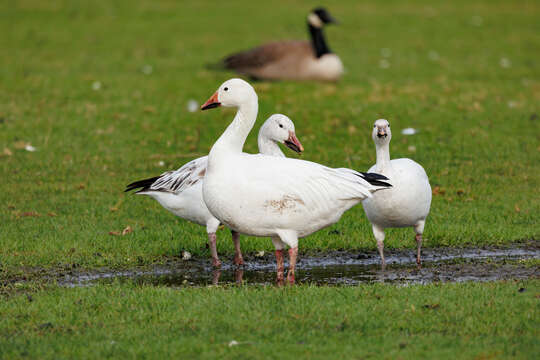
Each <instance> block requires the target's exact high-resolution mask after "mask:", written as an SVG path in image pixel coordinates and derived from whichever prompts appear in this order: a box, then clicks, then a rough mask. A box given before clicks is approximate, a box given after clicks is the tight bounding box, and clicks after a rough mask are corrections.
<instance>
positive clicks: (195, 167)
mask: <svg viewBox="0 0 540 360" xmlns="http://www.w3.org/2000/svg"><path fill="white" fill-rule="evenodd" d="M207 165H208V156H203V157H201V158H198V159H195V160H192V161H190V162H188V163H187V164H185V165H184V166H182V167H181V168H180V169H178V170H174V171H167V172H164V173H163V174H161V175H160V176H156V177H152V178H149V179H144V180H139V181H135V182H132V183H131V184H129V185H128V186H127V187H126V190H125V191H130V190H135V189H139V190H138V191H137V193H143V192H146V191H163V192H170V193H175V194H179V193H181V192H182V191H183V190H184V189H186V188H187V187H189V186H192V185H194V184H196V183H197V182H199V181H202V180H203V179H204V176H205V174H206V167H207Z"/></svg>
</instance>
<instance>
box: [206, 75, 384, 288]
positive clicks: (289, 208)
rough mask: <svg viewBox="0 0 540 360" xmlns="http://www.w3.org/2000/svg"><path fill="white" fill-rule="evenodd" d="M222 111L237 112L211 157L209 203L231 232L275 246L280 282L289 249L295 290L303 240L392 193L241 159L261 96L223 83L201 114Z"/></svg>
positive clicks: (318, 169)
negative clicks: (220, 108) (233, 109)
mask: <svg viewBox="0 0 540 360" xmlns="http://www.w3.org/2000/svg"><path fill="white" fill-rule="evenodd" d="M218 106H227V107H237V108H238V110H237V112H236V115H235V117H234V120H233V121H232V122H231V123H230V125H229V126H228V127H227V129H226V130H225V132H224V133H223V134H222V135H221V136H220V138H219V139H218V140H217V141H216V143H215V144H214V146H212V149H211V150H210V154H209V155H208V168H207V171H206V177H205V179H204V183H203V198H204V202H205V203H206V206H207V207H208V209H209V210H210V212H211V213H212V214H213V215H214V216H215V217H216V218H218V219H219V220H220V221H221V222H222V223H224V224H225V225H227V226H228V227H229V228H231V229H233V230H235V231H237V232H239V233H242V234H247V235H253V236H264V237H271V238H272V242H273V244H274V247H275V249H276V260H277V279H278V282H282V281H283V271H284V269H283V249H284V247H285V246H289V258H290V261H289V263H290V265H289V272H288V274H287V278H288V280H289V282H291V283H293V282H294V270H295V266H296V258H297V253H298V238H302V237H304V236H307V235H309V234H311V233H313V232H315V231H317V230H320V229H322V228H324V227H326V226H329V225H332V224H334V223H335V222H337V221H338V220H339V219H340V217H341V215H342V214H343V213H344V212H345V211H346V210H348V209H350V208H351V207H352V206H354V205H356V204H358V203H359V202H360V201H362V200H363V199H365V198H367V197H370V196H371V193H372V192H375V191H376V190H379V189H384V188H386V187H389V186H391V185H389V184H387V183H385V182H384V181H382V180H387V179H386V177H384V176H382V175H379V174H367V173H359V172H356V171H354V170H351V169H332V168H329V167H326V166H323V165H320V164H317V163H314V162H310V161H304V160H299V159H289V158H285V157H276V156H267V155H264V154H256V155H255V154H246V153H244V152H242V148H243V146H244V142H245V140H246V137H247V136H248V134H249V132H250V130H251V128H252V127H253V125H254V123H255V120H256V118H257V111H258V99H257V94H256V93H255V90H254V89H253V87H251V85H250V84H248V83H247V82H245V81H244V80H241V79H231V80H227V81H226V82H224V83H223V84H222V85H221V86H220V87H219V88H218V90H217V91H216V92H215V93H214V95H212V96H211V97H210V99H208V101H207V102H206V103H205V104H203V106H202V107H201V109H202V110H206V109H211V108H215V107H218Z"/></svg>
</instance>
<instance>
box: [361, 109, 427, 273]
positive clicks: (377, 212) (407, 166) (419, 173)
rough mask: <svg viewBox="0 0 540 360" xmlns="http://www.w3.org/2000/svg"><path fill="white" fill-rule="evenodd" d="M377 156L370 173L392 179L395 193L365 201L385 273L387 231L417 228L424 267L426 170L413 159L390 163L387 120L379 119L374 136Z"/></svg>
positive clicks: (418, 257)
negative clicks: (423, 236)
mask: <svg viewBox="0 0 540 360" xmlns="http://www.w3.org/2000/svg"><path fill="white" fill-rule="evenodd" d="M371 137H372V138H373V142H375V148H376V152H377V163H376V164H375V165H373V166H372V167H371V168H370V169H369V170H368V172H370V171H374V172H377V173H379V174H382V175H384V176H386V177H387V178H389V179H390V181H391V183H392V186H393V187H392V189H389V190H387V191H381V192H378V193H376V194H374V195H373V197H371V198H368V199H366V200H364V201H363V206H364V211H365V212H366V216H367V218H368V219H369V221H370V222H371V225H372V229H373V235H374V236H375V239H376V240H377V248H378V249H379V254H380V255H381V264H382V267H383V269H384V268H385V266H386V262H385V259H384V229H385V228H398V227H409V226H411V227H413V228H414V231H415V233H416V236H415V239H416V243H417V253H416V262H417V264H418V266H420V264H421V260H420V250H421V247H422V234H423V233H424V225H425V223H426V218H427V216H428V214H429V208H430V206H431V186H430V185H429V179H428V176H427V174H426V171H425V170H424V168H423V167H422V166H421V165H420V164H418V163H416V162H414V161H413V160H411V159H406V158H403V159H393V160H390V139H392V132H391V130H390V123H389V122H388V121H387V120H384V119H379V120H377V121H375V124H374V125H373V131H372V133H371Z"/></svg>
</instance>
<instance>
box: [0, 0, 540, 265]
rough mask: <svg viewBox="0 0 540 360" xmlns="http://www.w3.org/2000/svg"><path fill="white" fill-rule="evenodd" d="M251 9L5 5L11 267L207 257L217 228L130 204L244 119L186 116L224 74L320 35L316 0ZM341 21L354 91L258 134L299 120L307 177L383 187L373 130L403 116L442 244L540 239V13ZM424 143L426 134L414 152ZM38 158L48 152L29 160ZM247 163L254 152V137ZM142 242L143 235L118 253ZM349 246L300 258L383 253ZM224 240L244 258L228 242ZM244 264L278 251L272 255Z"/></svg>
mask: <svg viewBox="0 0 540 360" xmlns="http://www.w3.org/2000/svg"><path fill="white" fill-rule="evenodd" d="M247 4H251V3H250V2H247V1H240V2H213V3H212V5H203V3H201V2H198V1H189V2H182V3H181V4H177V3H175V2H155V1H142V2H138V3H137V4H133V3H132V2H128V1H107V2H99V3H96V2H94V1H79V2H69V1H49V2H42V1H37V0H36V1H32V0H27V1H21V2H17V3H11V2H3V3H0V19H1V21H0V34H2V35H1V36H0V49H1V51H2V56H0V119H1V120H0V152H2V155H1V156H0V171H1V172H2V174H4V176H3V177H2V185H1V186H2V188H1V189H2V191H0V204H1V205H0V222H1V224H2V225H1V226H2V227H1V236H0V263H1V265H2V266H3V267H4V268H6V267H7V268H10V269H13V268H14V267H20V266H55V265H58V264H64V263H77V264H81V265H83V266H87V267H92V266H100V265H109V266H123V265H130V264H133V263H140V262H143V263H148V262H152V261H159V258H160V257H162V256H164V255H165V256H171V255H176V254H179V252H180V251H181V250H183V249H185V250H189V251H191V252H192V253H194V254H196V255H200V256H207V250H206V248H205V242H206V238H205V231H204V229H203V228H202V227H199V226H198V225H193V224H189V223H187V222H185V221H183V220H179V219H176V218H175V217H174V216H173V215H171V214H169V213H167V212H166V211H165V210H163V209H162V208H161V207H160V206H159V205H158V204H157V203H156V202H154V201H153V200H151V199H149V198H142V197H135V196H131V195H124V194H123V193H122V190H123V189H124V186H125V185H126V184H127V183H129V182H131V181H133V180H138V179H141V178H145V177H149V176H153V175H156V174H159V173H161V172H163V171H165V170H167V169H174V168H177V167H179V166H180V165H182V164H183V163H185V162H187V161H188V160H190V159H192V158H194V157H196V156H200V155H204V154H206V153H207V152H208V150H209V148H210V147H211V145H212V144H213V142H214V141H215V140H216V139H217V137H218V136H219V134H220V133H221V132H222V131H223V130H224V128H225V126H226V125H227V124H228V121H230V120H231V119H232V116H233V112H232V110H224V109H220V110H214V111H211V112H205V113H201V112H196V113H189V112H187V111H186V105H187V102H188V100H189V99H196V100H197V101H199V103H201V102H203V101H205V100H206V99H207V98H208V97H209V96H210V95H211V94H212V93H213V92H214V91H215V89H216V88H217V86H218V85H219V84H220V83H221V82H222V81H224V80H226V79H227V78H230V77H232V76H233V74H232V73H220V72H213V71H209V70H206V69H205V68H204V65H205V64H206V63H210V62H214V61H216V60H217V59H219V58H220V57H222V56H223V55H226V54H228V53H230V52H232V51H235V50H240V49H244V48H249V47H250V46H254V45H256V44H258V43H261V42H263V41H268V40H272V39H281V38H305V37H306V36H307V35H306V31H305V25H304V19H305V15H306V11H307V9H309V8H310V7H311V6H312V4H311V3H310V2H297V3H294V4H289V3H287V5H285V3H283V5H282V6H276V5H275V4H274V3H266V4H258V5H257V6H256V7H253V6H249V5H247ZM331 12H332V13H333V14H334V15H335V17H337V18H339V19H340V20H341V22H342V25H340V26H335V27H331V28H328V31H327V36H328V39H329V43H330V45H331V47H332V49H334V50H335V51H336V52H337V53H338V54H339V55H340V56H341V58H342V60H343V62H344V64H345V66H346V69H347V73H346V75H345V76H344V78H343V81H341V82H340V83H338V84H335V85H334V84H317V83H290V82H273V83H258V84H256V85H255V86H256V89H257V91H258V93H259V99H260V113H259V114H260V115H259V122H258V124H260V123H261V122H262V120H263V119H265V118H266V117H267V116H269V115H270V114H271V113H274V112H283V113H285V114H287V115H289V116H290V117H291V118H292V119H293V120H294V121H295V123H296V127H297V133H298V136H299V138H300V139H301V141H302V142H303V144H304V146H305V148H306V151H305V155H303V158H304V159H309V160H313V161H317V162H321V163H324V164H327V165H330V166H334V167H342V166H347V167H353V168H355V169H359V170H365V169H367V168H368V167H369V166H370V165H371V164H372V163H373V162H374V159H375V151H374V146H373V144H372V141H371V138H370V131H371V124H372V122H373V121H374V120H375V119H377V118H381V117H384V118H387V119H389V120H390V122H391V124H392V129H394V138H393V141H392V144H391V152H392V156H393V157H412V158H413V159H415V160H417V161H418V162H419V163H421V164H422V165H423V166H424V167H425V169H426V171H427V173H428V175H429V177H430V179H431V183H432V186H433V187H435V186H439V187H440V188H441V189H442V192H444V194H441V195H438V196H435V197H434V199H433V204H432V210H431V214H430V217H429V219H428V222H427V226H426V230H425V238H426V239H427V241H426V242H425V246H461V245H465V244H474V245H484V244H506V243H509V242H514V241H520V240H524V239H530V238H538V235H539V234H540V224H539V222H538V219H537V215H538V212H539V210H540V201H539V200H538V195H537V189H538V187H539V185H540V183H539V180H540V176H539V174H540V152H539V148H538V140H539V137H540V125H539V124H540V121H539V120H538V111H539V108H538V104H539V101H540V81H539V79H540V68H539V65H538V61H537V59H538V56H539V55H540V41H539V40H540V35H539V34H540V23H539V22H538V21H537V20H538V16H539V14H540V5H539V3H538V2H535V1H531V2H526V1H524V2H517V3H513V2H508V1H491V0H490V1H487V0H486V1H472V2H471V1H458V2H452V3H451V4H450V3H448V4H447V3H444V2H433V1H416V2H414V3H412V4H409V3H408V4H405V3H403V2H397V1H385V2H362V3H357V2H356V1H349V2H345V1H344V2H340V3H339V4H337V3H336V4H333V5H332V6H331ZM269 14H272V16H269ZM382 49H390V53H391V54H390V56H389V57H387V58H385V57H384V56H383V55H388V50H382ZM382 59H387V61H388V62H389V64H390V66H389V67H388V68H381V67H380V66H379V63H380V61H381V60H382ZM501 64H502V65H505V66H506V65H509V67H504V66H502V65H501ZM147 65H150V66H151V67H152V72H151V74H145V73H144V72H143V71H142V70H143V69H144V67H145V66H147ZM95 82H100V84H101V88H100V89H99V90H93V84H94V83H95ZM257 126H258V125H257ZM409 126H412V127H415V128H417V129H419V130H420V133H419V134H418V135H415V136H410V137H407V136H403V135H401V134H400V130H401V129H402V128H405V127H409ZM254 133H256V132H254ZM26 142H29V143H31V144H32V145H33V146H35V147H36V148H37V151H36V152H33V153H32V152H27V151H24V150H22V149H19V148H20V146H21V144H24V143H26ZM410 146H414V147H415V148H416V150H415V151H414V152H412V151H410V150H409V147H410ZM246 151H249V152H255V151H256V142H255V135H254V134H252V136H251V137H250V138H249V139H248V142H247V144H246ZM10 153H11V154H12V155H8V154H10ZM287 154H288V155H289V156H295V155H293V154H292V153H291V152H287ZM160 161H163V162H164V163H165V165H164V166H160V165H159V162H160ZM29 214H34V215H38V216H26V215H29ZM127 226H131V227H132V228H133V230H134V231H133V233H131V234H129V235H127V236H111V235H109V232H111V231H121V230H122V229H124V228H125V227H127ZM335 228H337V229H339V231H340V232H341V235H332V234H330V233H329V230H331V229H329V230H323V231H320V232H319V233H317V234H314V235H312V236H310V237H308V238H307V239H304V240H302V241H301V243H300V248H301V249H335V248H351V249H365V248H371V249H373V248H374V247H375V242H374V240H373V238H372V234H371V230H370V226H369V223H368V221H367V219H366V218H365V216H364V213H363V210H362V208H361V206H357V207H356V208H354V209H353V210H351V211H349V212H348V213H347V214H346V215H345V216H344V217H343V219H342V220H341V222H340V223H339V224H337V225H335ZM218 236H219V238H220V239H222V241H219V244H218V250H219V251H220V253H229V254H230V253H231V252H232V244H231V241H230V235H229V234H228V233H227V232H225V231H222V232H220V234H219V235H218ZM386 244H387V247H403V246H414V241H413V234H412V231H411V230H395V231H389V232H388V235H387V240H386ZM242 246H243V248H244V249H245V251H255V250H261V249H266V250H270V249H272V245H271V242H270V241H269V240H268V239H249V240H248V239H244V240H243V243H242Z"/></svg>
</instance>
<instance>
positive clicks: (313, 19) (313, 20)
mask: <svg viewBox="0 0 540 360" xmlns="http://www.w3.org/2000/svg"><path fill="white" fill-rule="evenodd" d="M307 19H308V22H309V23H310V24H311V25H313V26H315V27H317V28H321V27H322V26H323V22H322V21H321V18H319V17H318V16H317V14H314V13H310V14H309V15H308V17H307Z"/></svg>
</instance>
